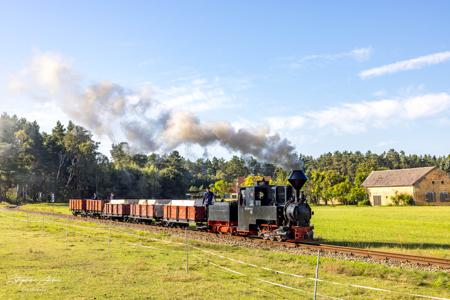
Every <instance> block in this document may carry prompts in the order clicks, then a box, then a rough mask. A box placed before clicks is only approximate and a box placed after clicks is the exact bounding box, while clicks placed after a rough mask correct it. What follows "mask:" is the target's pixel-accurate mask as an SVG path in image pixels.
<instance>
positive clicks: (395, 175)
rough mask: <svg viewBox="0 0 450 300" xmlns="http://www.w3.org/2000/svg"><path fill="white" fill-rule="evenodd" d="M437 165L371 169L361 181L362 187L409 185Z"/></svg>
mask: <svg viewBox="0 0 450 300" xmlns="http://www.w3.org/2000/svg"><path fill="white" fill-rule="evenodd" d="M435 168H437V167H423V168H411V169H398V170H385V171H372V173H370V175H369V176H368V177H367V178H366V180H364V182H363V183H362V186H363V187H366V188H368V187H383V186H411V185H414V184H415V183H416V182H417V181H419V180H420V179H422V177H424V176H425V175H426V174H428V173H429V172H430V171H431V170H434V169H435Z"/></svg>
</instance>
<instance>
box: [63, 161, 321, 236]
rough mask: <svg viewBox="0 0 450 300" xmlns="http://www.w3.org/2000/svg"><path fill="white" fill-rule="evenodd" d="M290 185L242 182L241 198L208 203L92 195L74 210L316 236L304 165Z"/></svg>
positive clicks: (251, 232)
mask: <svg viewBox="0 0 450 300" xmlns="http://www.w3.org/2000/svg"><path fill="white" fill-rule="evenodd" d="M288 181H289V183H290V186H279V185H270V184H269V183H268V182H266V181H264V180H263V181H259V182H257V183H256V184H255V185H254V186H250V187H242V188H240V190H239V195H238V200H237V201H234V202H216V203H214V205H210V206H204V205H203V203H202V200H164V199H162V200H145V199H140V200H138V199H126V200H110V201H109V202H106V201H104V200H91V199H71V200H70V209H71V210H72V213H73V214H74V215H81V216H90V217H98V218H104V219H114V220H118V221H127V222H137V223H149V224H150V223H155V224H158V225H163V226H189V224H191V223H195V224H196V225H197V228H198V229H199V230H207V231H209V232H212V233H221V234H233V235H243V236H258V237H261V238H263V239H270V240H276V241H291V242H300V241H305V240H312V239H313V228H314V227H313V226H312V225H311V223H310V220H311V217H312V215H313V212H312V210H311V207H310V206H309V205H308V203H307V202H306V197H305V196H304V194H303V192H301V191H300V190H301V188H302V187H303V185H304V184H305V183H306V181H307V177H306V175H305V174H304V173H303V171H301V170H293V171H292V172H291V173H290V175H289V178H288Z"/></svg>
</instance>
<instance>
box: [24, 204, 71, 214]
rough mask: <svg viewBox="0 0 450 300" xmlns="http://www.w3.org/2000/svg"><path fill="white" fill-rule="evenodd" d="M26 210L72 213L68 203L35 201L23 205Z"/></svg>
mask: <svg viewBox="0 0 450 300" xmlns="http://www.w3.org/2000/svg"><path fill="white" fill-rule="evenodd" d="M21 207H22V208H23V209H25V210H31V211H41V212H51V213H57V214H64V215H69V214H72V213H71V212H70V210H69V204H68V203H33V204H25V205H22V206H21Z"/></svg>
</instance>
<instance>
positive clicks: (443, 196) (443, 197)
mask: <svg viewBox="0 0 450 300" xmlns="http://www.w3.org/2000/svg"><path fill="white" fill-rule="evenodd" d="M440 201H441V202H450V195H449V194H448V193H447V192H441V194H440Z"/></svg>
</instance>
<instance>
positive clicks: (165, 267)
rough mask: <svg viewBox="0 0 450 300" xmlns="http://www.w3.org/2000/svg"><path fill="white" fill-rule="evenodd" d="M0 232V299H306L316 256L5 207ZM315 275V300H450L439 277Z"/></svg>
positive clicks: (362, 272)
mask: <svg viewBox="0 0 450 300" xmlns="http://www.w3.org/2000/svg"><path fill="white" fill-rule="evenodd" d="M0 230H1V232H2V235H1V236H0V260H1V262H2V263H1V264H0V282H1V285H2V289H0V299H61V298H62V299H106V298H114V299H312V297H313V290H314V274H315V267H316V257H315V256H309V255H298V254H290V253H282V252H277V251H273V250H264V249H249V248H245V247H232V246H227V245H218V244H212V243H207V242H199V241H194V240H184V239H183V238H179V237H175V236H169V235H167V234H156V233H150V232H142V231H139V230H133V229H130V228H125V227H121V226H117V225H114V224H112V225H103V224H102V225H99V224H96V223H92V222H89V221H86V220H81V219H80V220H76V221H74V220H66V219H61V218H57V217H49V216H45V217H43V216H39V215H34V214H26V213H24V212H19V211H12V210H7V209H5V208H0ZM186 266H188V268H187V269H186ZM319 278H320V280H321V281H320V282H318V290H317V292H318V296H317V298H318V299H333V298H338V299H427V298H426V297H433V296H434V297H447V298H449V297H450V283H449V279H450V275H449V273H448V272H447V273H446V272H431V271H422V270H417V269H409V268H398V267H390V266H385V265H381V264H371V263H366V262H352V261H340V260H336V259H333V258H327V257H322V258H321V260H320V268H319ZM377 289H383V290H377ZM418 295H420V297H419V296H418ZM428 299H429V298H428Z"/></svg>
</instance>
